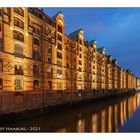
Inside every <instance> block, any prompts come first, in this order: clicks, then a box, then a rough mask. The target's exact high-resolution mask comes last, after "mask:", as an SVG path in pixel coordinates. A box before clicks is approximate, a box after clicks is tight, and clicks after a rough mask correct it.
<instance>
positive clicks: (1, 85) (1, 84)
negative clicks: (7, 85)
mask: <svg viewBox="0 0 140 140" xmlns="http://www.w3.org/2000/svg"><path fill="white" fill-rule="evenodd" d="M2 87H3V80H2V78H0V90H2Z"/></svg>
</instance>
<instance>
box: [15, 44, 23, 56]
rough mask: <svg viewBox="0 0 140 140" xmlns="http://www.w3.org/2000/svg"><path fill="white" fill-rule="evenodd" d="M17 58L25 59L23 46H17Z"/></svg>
mask: <svg viewBox="0 0 140 140" xmlns="http://www.w3.org/2000/svg"><path fill="white" fill-rule="evenodd" d="M15 56H16V57H21V58H22V57H23V47H22V46H21V45H15Z"/></svg>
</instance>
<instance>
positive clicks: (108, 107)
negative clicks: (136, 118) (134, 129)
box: [10, 94, 140, 132]
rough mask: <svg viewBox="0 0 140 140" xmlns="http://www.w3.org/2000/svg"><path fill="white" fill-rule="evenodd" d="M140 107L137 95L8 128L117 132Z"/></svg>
mask: <svg viewBox="0 0 140 140" xmlns="http://www.w3.org/2000/svg"><path fill="white" fill-rule="evenodd" d="M139 107H140V94H135V95H130V96H128V97H123V98H118V99H111V100H106V101H102V102H101V101H100V102H96V103H94V104H89V105H85V106H81V107H74V108H71V109H67V110H66V111H64V110H63V111H61V112H56V113H51V114H47V115H44V116H42V117H38V118H34V119H32V120H27V121H24V122H19V123H16V124H10V125H11V126H22V127H23V126H24V127H29V126H38V127H41V131H45V132H117V131H118V127H119V126H124V125H126V122H127V120H128V119H130V118H132V117H133V114H134V112H136V110H138V108H139Z"/></svg>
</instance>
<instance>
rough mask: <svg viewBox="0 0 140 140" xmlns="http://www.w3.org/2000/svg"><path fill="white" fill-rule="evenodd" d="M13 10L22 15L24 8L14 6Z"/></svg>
mask: <svg viewBox="0 0 140 140" xmlns="http://www.w3.org/2000/svg"><path fill="white" fill-rule="evenodd" d="M14 12H15V13H17V14H19V15H21V16H23V17H24V10H23V9H22V8H14Z"/></svg>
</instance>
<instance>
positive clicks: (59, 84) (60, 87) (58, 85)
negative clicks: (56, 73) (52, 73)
mask: <svg viewBox="0 0 140 140" xmlns="http://www.w3.org/2000/svg"><path fill="white" fill-rule="evenodd" d="M57 88H58V89H59V90H61V89H62V83H61V82H57Z"/></svg>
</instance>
